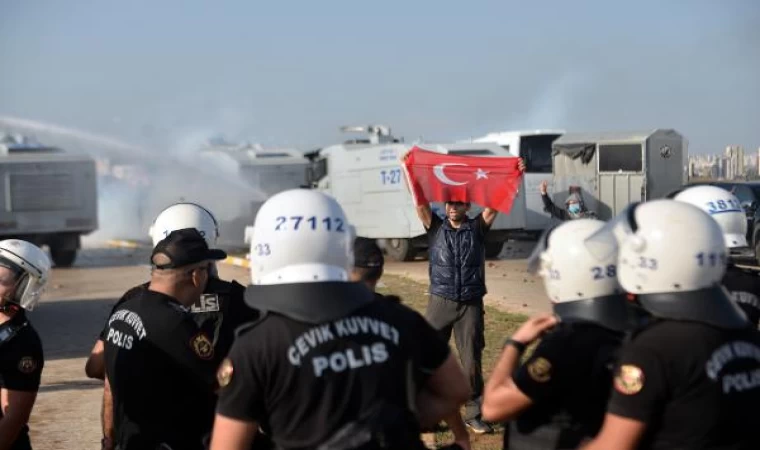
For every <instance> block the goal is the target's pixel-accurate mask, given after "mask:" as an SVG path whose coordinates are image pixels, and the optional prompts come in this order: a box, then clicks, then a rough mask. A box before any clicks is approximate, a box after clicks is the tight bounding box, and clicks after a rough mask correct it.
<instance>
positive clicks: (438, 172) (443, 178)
mask: <svg viewBox="0 0 760 450" xmlns="http://www.w3.org/2000/svg"><path fill="white" fill-rule="evenodd" d="M446 166H467V164H462V163H443V164H438V165H437V166H435V167H433V174H435V177H436V178H438V180H439V181H440V182H441V183H444V184H448V185H451V186H462V185H465V184H467V183H469V182H468V181H454V180H452V179H451V178H449V177H448V176H447V175H446V173H445V172H444V169H445V168H446ZM480 179H486V180H487V179H488V172H486V171H485V170H483V169H481V168H479V167H478V170H477V171H476V172H475V181H477V180H480Z"/></svg>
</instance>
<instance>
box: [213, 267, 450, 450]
mask: <svg viewBox="0 0 760 450" xmlns="http://www.w3.org/2000/svg"><path fill="white" fill-rule="evenodd" d="M378 300H379V298H378V297H376V296H375V295H374V294H373V293H372V292H371V291H370V290H368V289H367V288H366V287H365V286H364V285H363V284H361V283H346V282H322V283H303V284H291V285H275V286H249V287H248V290H247V291H246V302H247V303H248V304H249V305H250V306H252V307H254V308H256V309H259V310H262V311H267V313H266V314H265V316H264V317H263V318H262V319H261V320H260V321H258V322H256V323H255V324H252V325H248V326H246V327H244V328H247V329H245V330H244V331H243V330H241V332H240V335H239V336H238V338H237V340H236V341H235V343H234V344H233V346H232V350H231V351H230V354H229V356H228V358H227V359H226V360H225V361H224V362H223V363H222V365H221V367H220V369H219V372H218V374H217V377H218V381H219V385H220V386H221V390H220V394H219V401H218V405H217V412H218V413H219V414H222V415H224V416H227V417H231V418H235V419H239V420H244V421H254V422H257V423H259V424H260V425H261V426H262V428H263V429H265V430H267V431H268V432H269V433H270V435H271V439H272V441H273V442H274V443H275V445H276V446H277V448H280V449H296V448H298V449H301V448H317V447H318V446H319V445H324V444H325V443H326V442H329V445H327V446H326V447H324V448H330V449H334V450H335V449H344V448H357V447H358V444H362V443H363V442H361V439H360V438H362V437H365V436H366V435H364V434H363V431H366V430H372V431H377V432H379V433H380V434H381V435H382V436H384V439H386V440H387V442H386V443H387V444H388V448H405V449H424V448H425V447H424V445H423V444H422V442H421V440H420V434H419V424H418V423H417V420H416V418H415V417H414V415H413V413H412V408H413V405H414V402H415V398H416V392H417V389H418V386H417V385H416V383H417V380H418V379H420V377H417V376H416V374H415V371H418V370H419V371H424V372H425V373H428V374H430V373H432V372H433V371H434V370H435V369H437V368H438V367H440V365H441V364H443V362H444V361H445V360H446V358H447V357H448V355H449V347H448V345H447V344H446V343H444V342H443V341H442V340H441V339H440V338H439V337H438V334H437V333H436V331H435V330H433V329H432V327H430V326H429V325H428V324H427V322H426V321H425V319H424V318H423V317H422V316H421V315H420V314H418V313H416V312H414V311H412V310H411V309H409V308H407V307H405V306H403V305H400V304H398V303H396V302H391V301H385V300H382V301H378ZM352 439H355V440H358V441H359V442H358V443H357V442H356V441H354V442H352V443H347V442H345V441H344V440H348V441H351V440H352ZM364 444H366V445H367V447H362V448H378V447H377V446H376V445H377V443H376V442H364Z"/></svg>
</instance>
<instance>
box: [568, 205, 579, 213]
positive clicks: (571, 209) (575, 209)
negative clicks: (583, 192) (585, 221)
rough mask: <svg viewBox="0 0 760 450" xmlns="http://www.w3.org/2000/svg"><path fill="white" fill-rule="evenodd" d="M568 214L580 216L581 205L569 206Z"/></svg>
mask: <svg viewBox="0 0 760 450" xmlns="http://www.w3.org/2000/svg"><path fill="white" fill-rule="evenodd" d="M567 212H569V213H570V214H572V215H578V214H580V213H581V205H580V203H573V204H571V205H567Z"/></svg>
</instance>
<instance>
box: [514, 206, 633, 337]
mask: <svg viewBox="0 0 760 450" xmlns="http://www.w3.org/2000/svg"><path fill="white" fill-rule="evenodd" d="M604 225H605V223H604V222H602V221H601V220H596V219H576V220H572V221H567V222H563V223H561V224H560V225H557V226H555V227H553V228H550V229H548V230H546V231H545V232H544V235H543V236H542V237H541V239H540V240H539V242H538V244H537V246H536V249H535V250H534V251H533V254H532V255H531V257H530V258H529V260H528V271H529V272H531V273H538V274H539V275H541V277H542V278H543V280H544V287H545V289H546V294H547V295H548V296H549V299H550V300H551V301H552V303H553V305H554V312H555V313H556V314H557V315H558V316H560V317H561V318H562V319H563V320H568V319H570V320H573V319H576V320H577V319H581V320H585V321H592V322H597V323H598V324H600V325H603V326H606V327H608V328H612V329H615V330H621V331H622V330H624V329H625V328H627V327H628V324H629V313H628V306H627V304H626V303H627V302H626V299H625V292H624V291H623V289H622V287H621V286H620V284H619V282H618V279H617V253H616V252H613V253H610V254H609V255H605V256H606V257H605V258H603V259H597V258H596V257H594V255H592V254H591V253H590V252H589V250H588V248H587V247H586V246H585V245H584V240H585V239H586V238H588V237H589V236H591V235H592V234H594V233H595V232H598V231H599V230H601V229H602V228H603V227H604ZM606 238H607V239H610V240H613V241H614V237H613V236H610V235H607V236H606ZM611 245H612V246H615V244H614V242H613V243H612V244H611Z"/></svg>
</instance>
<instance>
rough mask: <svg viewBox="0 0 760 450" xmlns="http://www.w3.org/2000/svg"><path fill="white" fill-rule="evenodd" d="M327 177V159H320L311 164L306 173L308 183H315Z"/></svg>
mask: <svg viewBox="0 0 760 450" xmlns="http://www.w3.org/2000/svg"><path fill="white" fill-rule="evenodd" d="M325 176H327V158H321V159H318V160H316V161H314V162H312V163H311V165H310V166H309V169H308V171H307V177H308V182H309V183H316V182H318V181H319V180H321V179H322V178H324V177H325Z"/></svg>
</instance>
